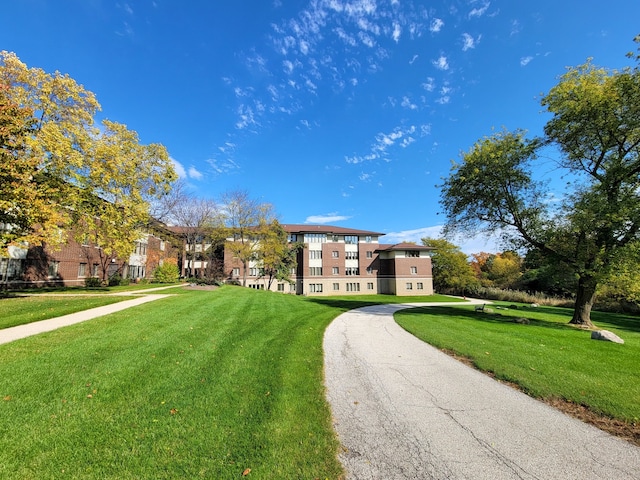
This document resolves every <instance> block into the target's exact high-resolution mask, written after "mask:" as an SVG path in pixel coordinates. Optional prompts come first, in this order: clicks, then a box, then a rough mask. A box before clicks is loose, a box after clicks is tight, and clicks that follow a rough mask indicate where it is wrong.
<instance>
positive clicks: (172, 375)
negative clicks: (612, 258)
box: [0, 287, 640, 479]
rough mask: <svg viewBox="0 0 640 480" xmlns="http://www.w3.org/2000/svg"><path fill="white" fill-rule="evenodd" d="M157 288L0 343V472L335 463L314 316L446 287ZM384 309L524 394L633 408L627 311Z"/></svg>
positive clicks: (635, 337) (291, 468)
mask: <svg viewBox="0 0 640 480" xmlns="http://www.w3.org/2000/svg"><path fill="white" fill-rule="evenodd" d="M170 292H171V293H172V294H174V295H172V296H170V297H168V298H165V299H161V300H157V301H155V302H151V303H148V304H145V305H142V306H139V307H134V308H131V309H127V310H124V311H121V312H118V313H115V314H112V315H109V316H106V317H101V318H97V319H94V320H91V321H87V322H83V323H80V324H77V325H73V326H70V327H66V328H64V329H60V330H57V331H54V332H49V333H45V334H41V335H37V336H34V337H30V338H25V339H22V340H18V341H15V342H12V343H9V344H5V345H0V359H1V361H0V478H20V479H43V478H44V479H46V478H51V479H53V478H71V479H133V478H136V479H137V478H154V479H175V478H189V479H197V478H207V479H209V478H213V479H227V478H228V479H232V478H242V476H243V473H245V472H248V469H250V472H248V474H247V475H246V476H247V477H248V478H260V479H288V478H291V479H300V478H305V479H315V478H318V479H325V478H329V479H336V478H340V476H341V475H342V474H343V471H342V468H341V466H340V464H339V463H338V461H337V455H336V454H337V451H338V447H339V446H338V442H337V440H336V438H335V434H334V432H333V429H332V426H331V414H330V411H329V407H328V405H327V402H326V400H325V395H324V394H325V392H324V387H323V358H322V338H323V334H324V330H325V328H326V326H327V325H328V324H329V323H330V322H331V320H333V318H335V317H336V316H337V315H338V314H340V313H341V312H343V311H345V310H347V309H351V308H357V307H359V306H364V305H370V304H372V303H388V302H395V303H399V302H400V303H409V302H411V303H412V302H420V301H442V300H444V299H445V298H446V297H445V298H443V297H437V296H432V297H415V298H407V297H404V298H397V297H391V296H380V297H365V296H362V297H306V298H305V297H296V296H290V295H281V294H275V293H271V292H264V291H255V290H251V289H244V288H239V287H223V288H220V289H217V290H214V291H201V290H183V289H173V290H170ZM5 300H6V299H4V300H0V305H1V304H2V302H4V301H5ZM22 300H26V299H22ZM76 300H77V301H80V300H81V299H80V298H77V299H76ZM76 300H74V301H76ZM83 300H84V299H82V301H83ZM498 314H499V315H498ZM396 315H397V320H398V321H399V323H400V324H401V325H403V326H404V327H405V328H407V329H408V330H410V331H412V332H414V333H415V334H416V335H418V336H420V337H422V338H425V339H426V340H428V341H429V342H430V343H433V344H434V345H437V346H440V347H443V348H448V349H452V350H456V351H458V352H459V353H461V354H464V355H467V356H469V357H471V358H473V359H474V361H475V362H476V364H477V365H478V366H479V367H480V368H484V369H486V370H490V371H493V372H495V373H496V375H497V376H499V377H501V378H505V379H509V380H511V381H516V382H518V383H520V384H521V385H522V386H523V388H525V389H526V390H527V391H529V392H530V393H531V394H533V395H537V396H559V397H563V398H568V399H575V401H578V402H580V403H585V404H588V405H590V406H591V407H592V408H594V409H596V410H598V411H601V412H603V413H606V414H609V415H613V416H616V417H618V418H622V419H626V420H627V421H637V418H638V417H639V416H640V412H638V409H639V408H640V402H639V401H638V399H640V391H639V389H640V378H639V376H638V375H639V373H638V368H637V366H638V362H637V359H638V358H640V331H639V328H638V327H639V326H640V325H639V323H638V320H637V319H634V318H630V317H626V316H621V315H611V314H600V313H597V312H596V313H594V315H593V317H594V320H595V321H596V322H597V323H598V324H599V326H601V327H603V328H606V329H609V330H612V331H614V332H616V333H618V334H619V335H620V336H622V337H623V338H624V339H625V340H626V343H625V345H615V344H611V343H605V342H596V341H592V340H589V332H586V331H581V330H577V329H574V328H572V327H569V326H567V325H566V322H567V321H568V319H569V316H570V311H568V310H562V309H557V308H547V307H541V308H538V309H535V310H534V309H526V310H522V309H519V310H495V314H489V313H484V314H481V313H474V311H473V307H472V306H469V305H456V304H455V303H452V304H451V306H447V307H432V308H420V309H412V310H410V311H403V312H400V313H398V314H396ZM510 316H522V317H527V318H530V319H531V324H530V325H519V324H515V323H511V322H509V321H508V320H509V319H510ZM634 419H635V420H634Z"/></svg>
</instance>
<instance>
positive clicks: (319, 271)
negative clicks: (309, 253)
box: [309, 267, 322, 277]
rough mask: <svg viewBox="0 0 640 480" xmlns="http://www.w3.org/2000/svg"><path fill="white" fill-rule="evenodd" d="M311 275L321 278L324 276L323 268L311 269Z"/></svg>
mask: <svg viewBox="0 0 640 480" xmlns="http://www.w3.org/2000/svg"><path fill="white" fill-rule="evenodd" d="M309 275H311V276H312V277H319V276H321V275H322V267H309Z"/></svg>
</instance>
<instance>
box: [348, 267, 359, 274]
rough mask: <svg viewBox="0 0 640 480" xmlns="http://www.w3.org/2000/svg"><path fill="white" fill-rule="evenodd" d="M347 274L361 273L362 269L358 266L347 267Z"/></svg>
mask: <svg viewBox="0 0 640 480" xmlns="http://www.w3.org/2000/svg"><path fill="white" fill-rule="evenodd" d="M344 273H345V274H346V275H360V269H359V268H358V267H347V268H345V269H344Z"/></svg>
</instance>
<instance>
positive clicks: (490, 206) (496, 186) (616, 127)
mask: <svg viewBox="0 0 640 480" xmlns="http://www.w3.org/2000/svg"><path fill="white" fill-rule="evenodd" d="M541 103H542V105H543V106H544V107H545V108H546V109H547V111H548V112H549V113H551V115H552V118H551V120H549V122H548V123H547V124H546V125H545V128H544V136H543V137H541V138H533V139H528V138H526V134H525V132H524V131H522V130H516V131H513V132H510V131H506V130H503V131H500V132H498V133H496V134H494V135H492V136H490V137H487V138H484V139H481V140H479V141H478V142H477V143H476V144H475V145H474V146H473V147H471V149H470V150H469V151H467V152H465V153H463V154H462V161H461V162H460V163H454V165H453V167H452V171H451V173H450V176H449V177H448V178H447V179H445V181H444V184H443V185H442V192H441V204H442V206H443V208H444V210H445V213H446V215H447V224H446V227H445V231H446V232H452V231H462V232H465V231H466V232H470V231H474V232H476V233H477V232H478V231H494V230H495V229H501V230H502V231H503V232H505V235H506V236H507V237H509V238H511V239H512V240H514V241H516V242H518V244H519V245H520V246H524V247H527V248H535V249H538V250H539V251H540V252H541V253H542V254H543V255H545V256H546V257H547V258H549V259H551V261H554V262H556V263H558V264H562V265H565V266H566V268H567V269H568V270H570V271H571V272H572V273H573V274H575V276H576V278H577V285H576V289H575V292H576V303H575V310H574V315H573V318H572V320H571V322H572V323H575V324H583V325H591V319H590V313H591V308H592V305H593V301H594V297H595V294H596V289H597V286H598V283H599V282H601V281H602V279H603V278H605V277H606V276H607V275H609V274H610V272H611V267H612V264H613V260H614V259H615V258H616V256H617V253H618V252H619V251H620V250H622V249H624V248H626V247H627V246H628V245H630V244H632V243H634V242H636V241H638V239H639V230H640V70H639V69H638V68H634V69H625V70H621V71H619V70H608V69H605V68H600V67H596V66H594V65H592V63H591V62H590V61H588V62H587V63H585V64H584V65H581V66H578V67H572V68H569V69H568V70H567V72H566V73H565V74H564V75H563V76H561V77H560V79H559V82H558V84H557V85H556V86H554V87H553V88H552V89H551V90H550V91H549V93H547V94H546V95H545V96H544V97H543V98H542V102H541ZM547 146H554V147H556V149H557V151H558V152H559V153H560V158H559V159H558V168H559V169H562V170H564V172H566V173H567V174H569V175H570V176H571V178H572V179H573V180H574V181H573V185H572V187H571V188H570V189H569V190H568V191H566V192H565V196H564V199H563V202H562V205H561V206H560V207H554V204H552V203H551V202H548V201H546V199H547V198H548V193H549V187H548V185H546V184H544V183H542V182H540V181H536V180H534V178H533V175H532V172H533V170H534V168H535V167H536V166H537V164H536V160H537V159H538V154H539V152H540V150H541V149H542V148H543V147H547Z"/></svg>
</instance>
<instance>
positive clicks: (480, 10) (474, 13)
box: [469, 2, 491, 18]
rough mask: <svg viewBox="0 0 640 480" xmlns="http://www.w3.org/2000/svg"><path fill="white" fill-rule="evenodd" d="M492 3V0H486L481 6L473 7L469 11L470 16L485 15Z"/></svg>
mask: <svg viewBox="0 0 640 480" xmlns="http://www.w3.org/2000/svg"><path fill="white" fill-rule="evenodd" d="M490 5H491V3H490V2H484V3H483V4H482V6H480V7H476V8H473V9H472V10H471V11H470V12H469V18H473V17H481V16H483V15H484V14H485V13H486V11H487V9H488V8H489V6H490Z"/></svg>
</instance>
